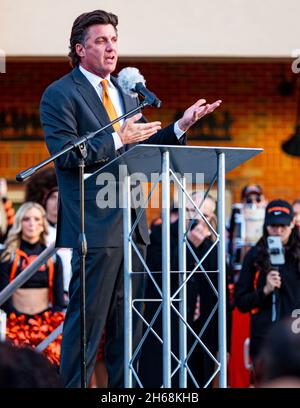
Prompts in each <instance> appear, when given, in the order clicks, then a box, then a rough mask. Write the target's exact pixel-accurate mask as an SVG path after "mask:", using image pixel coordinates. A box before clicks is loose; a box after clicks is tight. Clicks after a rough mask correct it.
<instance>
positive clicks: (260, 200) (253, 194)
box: [241, 184, 266, 207]
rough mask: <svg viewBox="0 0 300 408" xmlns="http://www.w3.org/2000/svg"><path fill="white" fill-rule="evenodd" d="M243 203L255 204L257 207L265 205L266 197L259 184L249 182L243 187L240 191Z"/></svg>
mask: <svg viewBox="0 0 300 408" xmlns="http://www.w3.org/2000/svg"><path fill="white" fill-rule="evenodd" d="M241 201H242V203H243V204H248V205H249V204H255V205H256V206H257V207H265V206H266V199H265V196H264V194H263V190H262V188H261V186H260V185H259V184H250V185H247V186H245V187H244V188H243V190H242V192H241Z"/></svg>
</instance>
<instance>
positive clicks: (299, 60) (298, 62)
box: [292, 49, 300, 74]
mask: <svg viewBox="0 0 300 408" xmlns="http://www.w3.org/2000/svg"><path fill="white" fill-rule="evenodd" d="M292 57H293V58H295V60H294V61H293V62H292V71H293V73H294V74H299V72H300V49H296V50H293V51H292Z"/></svg>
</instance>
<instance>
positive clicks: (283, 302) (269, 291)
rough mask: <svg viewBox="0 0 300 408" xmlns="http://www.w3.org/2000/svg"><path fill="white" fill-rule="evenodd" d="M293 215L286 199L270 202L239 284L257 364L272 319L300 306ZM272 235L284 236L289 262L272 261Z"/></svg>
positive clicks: (299, 248) (299, 251)
mask: <svg viewBox="0 0 300 408" xmlns="http://www.w3.org/2000/svg"><path fill="white" fill-rule="evenodd" d="M293 216H294V213H293V208H292V206H291V205H290V204H289V203H288V202H286V201H283V200H274V201H271V202H270V203H269V204H268V206H267V207H266V215H265V223H264V231H263V236H262V238H261V239H260V240H259V241H258V243H257V244H256V246H255V247H253V248H252V249H251V250H250V251H249V252H248V253H247V255H246V257H245V260H244V263H243V267H242V271H241V274H240V278H239V281H238V282H237V285H236V305H237V307H238V309H239V310H240V311H241V312H250V314H251V330H250V356H251V358H252V361H253V364H254V368H255V362H256V361H255V360H256V358H257V356H258V353H259V352H260V349H261V345H262V341H263V339H264V338H265V336H266V334H267V332H268V330H269V329H270V327H271V326H272V321H273V320H279V319H282V318H283V317H286V316H291V314H292V312H293V310H294V309H297V308H299V307H300V238H299V236H298V234H297V232H296V230H295V228H294V222H293ZM268 236H279V237H280V238H281V242H282V245H283V250H284V255H285V262H284V264H283V265H280V266H279V267H275V266H274V265H272V264H271V262H270V256H269V253H268V246H267V237H268ZM274 308H275V310H276V315H274ZM272 312H273V316H272ZM274 318H275V319H274Z"/></svg>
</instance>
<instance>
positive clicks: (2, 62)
mask: <svg viewBox="0 0 300 408" xmlns="http://www.w3.org/2000/svg"><path fill="white" fill-rule="evenodd" d="M5 73H6V56H5V52H4V51H3V50H1V49H0V74H5Z"/></svg>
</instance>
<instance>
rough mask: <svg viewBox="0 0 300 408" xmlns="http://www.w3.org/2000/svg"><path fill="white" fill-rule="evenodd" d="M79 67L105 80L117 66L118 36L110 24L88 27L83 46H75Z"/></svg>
mask: <svg viewBox="0 0 300 408" xmlns="http://www.w3.org/2000/svg"><path fill="white" fill-rule="evenodd" d="M76 52H77V54H78V55H79V56H80V58H81V61H80V65H82V67H83V68H85V69H86V70H87V71H90V72H92V73H93V74H95V75H98V76H101V77H102V78H106V77H107V76H108V75H109V74H111V73H112V72H113V71H114V70H115V68H116V65H117V60H118V35H117V32H116V30H115V28H114V27H113V26H112V25H111V24H95V25H92V26H90V27H89V29H88V32H87V35H86V39H85V43H84V46H83V45H82V44H76Z"/></svg>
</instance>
